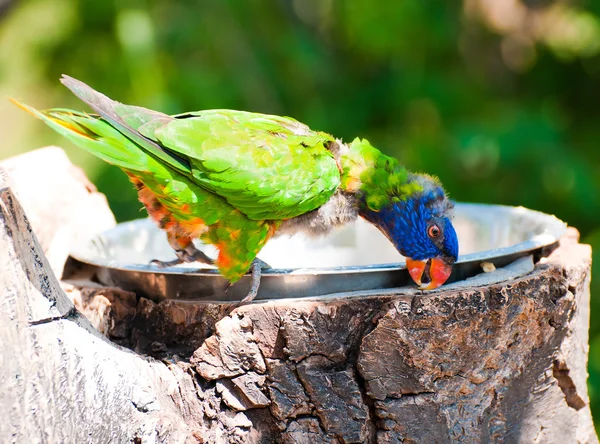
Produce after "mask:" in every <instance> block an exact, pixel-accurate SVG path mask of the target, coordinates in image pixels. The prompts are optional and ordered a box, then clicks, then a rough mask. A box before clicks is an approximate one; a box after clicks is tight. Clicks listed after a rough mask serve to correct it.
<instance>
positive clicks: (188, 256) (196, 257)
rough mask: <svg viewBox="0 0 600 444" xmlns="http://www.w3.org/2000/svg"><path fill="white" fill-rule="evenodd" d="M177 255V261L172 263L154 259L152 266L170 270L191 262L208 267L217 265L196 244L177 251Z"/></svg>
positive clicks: (174, 260) (151, 262)
mask: <svg viewBox="0 0 600 444" xmlns="http://www.w3.org/2000/svg"><path fill="white" fill-rule="evenodd" d="M175 255H176V256H177V259H173V260H171V261H160V260H158V259H153V260H151V261H150V264H152V265H156V266H157V267H158V268H168V267H174V266H175V265H179V264H183V263H190V262H201V263H203V264H208V265H213V264H214V263H215V261H214V260H212V259H211V258H210V257H208V256H207V255H206V254H205V253H204V252H202V251H200V250H198V249H197V248H196V247H195V245H194V244H189V245H188V246H187V247H185V248H183V249H181V250H175Z"/></svg>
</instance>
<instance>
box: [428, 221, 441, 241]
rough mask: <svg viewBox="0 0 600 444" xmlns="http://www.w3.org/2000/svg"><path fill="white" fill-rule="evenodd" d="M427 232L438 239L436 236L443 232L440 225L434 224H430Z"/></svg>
mask: <svg viewBox="0 0 600 444" xmlns="http://www.w3.org/2000/svg"><path fill="white" fill-rule="evenodd" d="M427 234H428V235H429V237H430V238H432V239H436V238H438V237H440V234H442V230H441V229H440V227H438V226H437V225H435V224H433V225H430V226H429V228H428V229H427Z"/></svg>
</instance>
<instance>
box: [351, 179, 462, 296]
mask: <svg viewBox="0 0 600 444" xmlns="http://www.w3.org/2000/svg"><path fill="white" fill-rule="evenodd" d="M419 179H421V177H419ZM427 180H428V181H427V182H425V185H426V186H424V187H423V191H421V192H417V193H414V194H413V195H411V196H410V197H406V198H404V199H403V200H398V201H396V202H393V203H391V204H389V205H387V206H384V207H382V208H381V209H380V210H379V211H371V210H369V209H365V210H363V211H361V215H362V216H363V217H364V218H365V219H367V220H368V221H369V222H371V223H373V224H374V225H375V226H377V228H379V229H380V230H381V231H382V232H383V234H385V235H386V236H387V237H388V239H389V240H390V241H391V242H392V243H393V244H394V246H395V247H396V249H397V250H398V251H399V252H400V254H402V255H403V256H405V257H406V258H407V259H406V264H407V267H408V271H409V273H410V275H411V277H412V278H413V280H414V281H415V282H416V283H417V285H419V288H421V289H424V290H431V289H434V288H437V287H439V286H440V285H442V284H443V283H444V282H445V281H446V280H447V279H448V277H450V273H451V272H452V265H453V264H454V262H455V261H456V259H457V257H458V238H457V236H456V231H455V230H454V227H453V226H452V222H451V220H450V219H451V213H452V208H453V205H452V203H451V202H450V201H449V200H448V199H447V197H446V194H445V193H444V190H443V189H442V187H441V186H439V185H438V184H436V183H434V182H430V181H429V178H427Z"/></svg>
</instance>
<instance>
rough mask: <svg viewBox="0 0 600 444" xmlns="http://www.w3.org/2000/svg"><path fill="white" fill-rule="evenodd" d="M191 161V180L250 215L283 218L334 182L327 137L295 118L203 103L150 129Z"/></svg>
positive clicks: (308, 206)
mask: <svg viewBox="0 0 600 444" xmlns="http://www.w3.org/2000/svg"><path fill="white" fill-rule="evenodd" d="M152 130H153V132H152V134H148V133H146V135H147V136H148V137H152V136H153V137H155V138H156V140H157V141H159V142H160V143H161V145H163V146H165V147H166V148H168V149H169V150H172V151H174V152H176V153H177V154H179V155H180V156H181V157H184V158H186V159H188V160H189V161H190V167H191V171H192V177H193V180H194V181H195V182H196V183H197V184H199V185H200V186H203V187H205V188H207V189H209V190H211V191H212V192H214V193H216V194H218V195H220V196H222V197H224V198H225V199H226V200H227V202H229V203H230V204H231V205H232V206H234V207H235V208H237V209H239V210H240V211H241V212H243V213H244V214H246V215H247V216H248V217H249V218H251V219H255V220H260V219H263V220H269V219H272V220H281V219H288V218H291V217H294V216H298V215H300V214H304V213H306V212H308V211H311V210H314V209H315V208H318V207H319V206H321V205H323V204H324V203H325V202H327V200H328V199H329V198H330V197H331V195H332V194H333V193H334V192H335V190H336V189H337V188H338V187H339V185H340V172H339V169H338V167H337V164H336V162H335V160H334V158H333V155H332V153H331V152H330V151H329V150H328V149H327V147H326V144H328V143H329V142H332V141H333V138H332V137H331V136H330V135H328V134H325V133H319V132H314V131H311V130H309V129H308V127H306V126H305V125H302V124H301V123H299V122H297V121H296V120H294V119H291V118H286V117H278V116H269V115H264V114H255V113H248V112H242V111H233V110H209V111H202V112H198V113H193V114H191V115H188V116H186V118H183V119H181V118H180V119H174V120H172V121H170V122H168V123H166V124H165V125H162V126H159V127H157V128H152Z"/></svg>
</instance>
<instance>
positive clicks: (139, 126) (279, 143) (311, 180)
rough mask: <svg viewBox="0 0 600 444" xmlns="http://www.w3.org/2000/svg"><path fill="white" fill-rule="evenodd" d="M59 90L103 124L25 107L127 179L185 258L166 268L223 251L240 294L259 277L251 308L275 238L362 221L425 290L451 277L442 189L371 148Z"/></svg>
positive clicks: (267, 124) (287, 125) (245, 120)
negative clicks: (205, 247)
mask: <svg viewBox="0 0 600 444" xmlns="http://www.w3.org/2000/svg"><path fill="white" fill-rule="evenodd" d="M61 81H62V83H63V84H64V85H66V86H67V87H68V88H69V89H70V90H71V91H72V92H73V93H74V94H75V95H76V96H77V97H79V98H80V99H81V100H82V101H83V102H85V103H87V104H88V105H89V106H90V107H91V108H92V109H93V110H94V111H95V112H96V113H97V114H86V113H83V112H78V111H71V110H67V109H50V110H47V111H37V110H35V109H33V108H31V107H28V106H26V105H23V104H20V103H18V102H17V104H18V105H19V106H21V107H23V108H24V109H26V110H27V111H29V112H31V113H32V114H34V115H35V116H37V117H39V118H40V119H42V120H43V121H44V122H46V123H47V124H48V125H49V126H50V127H51V128H52V129H54V130H55V131H57V132H59V133H60V134H62V135H64V136H65V137H67V138H68V139H69V140H71V141H72V142H73V143H75V144H76V145H77V146H79V147H81V148H83V149H85V150H87V151H89V152H91V153H93V154H95V155H96V156H98V157H100V158H101V159H103V160H105V161H107V162H108V163H110V164H113V165H116V166H118V167H119V168H121V169H122V170H123V171H124V172H125V173H126V174H127V175H128V176H129V178H130V180H131V181H132V182H133V184H134V185H135V187H136V188H137V190H138V195H139V199H140V201H141V202H142V203H143V204H144V206H145V207H146V209H147V210H148V214H149V215H150V217H151V218H152V219H154V220H155V221H156V222H157V223H158V225H159V226H160V228H162V229H163V230H165V231H166V234H167V238H168V241H169V244H170V245H171V246H172V247H173V249H174V250H175V253H176V255H177V259H176V260H175V261H171V262H168V263H162V265H172V264H175V263H181V262H192V261H199V262H204V263H209V264H212V263H213V260H212V259H211V258H209V257H207V256H206V255H205V254H204V253H202V252H200V251H199V250H198V249H196V248H195V246H194V244H193V243H192V240H193V239H195V238H200V239H201V240H202V241H203V242H206V243H210V244H213V245H214V246H216V248H217V249H218V250H219V254H218V257H217V258H216V260H215V261H214V263H215V265H216V266H217V267H218V269H219V271H220V273H221V274H222V275H223V276H224V277H225V278H227V279H228V280H229V281H230V282H231V283H233V282H235V281H237V280H238V279H239V278H240V277H241V276H242V275H244V274H245V273H247V272H248V271H249V270H251V271H252V283H253V285H252V289H251V290H250V293H249V294H248V296H247V297H246V299H245V300H251V299H252V298H254V296H255V295H256V292H257V290H258V286H259V283H260V273H261V267H264V266H265V265H266V264H264V263H263V262H262V261H260V260H258V259H257V254H258V253H259V252H260V250H261V248H262V247H263V246H264V245H265V243H266V242H267V241H268V240H269V239H270V238H272V237H273V236H277V235H279V234H283V233H285V234H292V233H295V232H298V231H305V232H309V233H312V234H326V233H328V232H329V231H330V230H331V229H332V228H334V227H336V226H339V225H342V224H345V223H348V222H352V221H353V220H355V219H356V218H357V217H358V216H361V217H363V218H364V219H366V220H367V221H369V222H371V223H372V224H374V225H375V226H376V227H377V228H379V230H381V231H382V232H383V234H385V235H386V236H387V238H388V239H389V240H390V241H391V242H392V243H393V245H394V246H395V247H396V249H397V250H398V251H399V252H400V253H401V254H402V255H404V256H405V257H406V258H407V267H408V270H409V273H410V275H411V277H412V278H413V280H414V281H415V282H416V283H417V285H418V286H419V288H421V289H434V288H437V287H439V286H440V285H442V284H443V283H444V282H445V281H446V280H447V279H448V277H449V276H450V273H451V270H452V264H453V263H454V262H455V261H456V258H457V256H458V240H457V236H456V232H455V231H454V228H453V226H452V223H451V221H450V219H451V211H452V203H451V202H450V201H449V200H448V198H447V196H446V193H445V192H444V190H443V188H442V186H441V184H440V183H439V181H438V180H437V179H435V178H433V177H431V176H428V175H424V174H414V173H411V172H409V171H407V170H406V169H405V168H404V167H403V166H401V165H400V164H399V163H398V162H397V161H396V160H395V159H393V158H391V157H388V156H386V155H384V154H382V153H381V152H380V151H378V150H377V149H376V148H374V147H373V146H371V144H370V143H369V142H368V141H366V140H364V139H358V138H356V139H354V140H353V141H352V142H351V143H343V142H342V141H341V140H338V139H335V138H334V137H332V136H330V135H329V134H326V133H323V132H318V131H313V130H311V129H309V128H308V127H307V126H306V125H304V124H302V123H300V122H298V121H296V120H294V119H292V118H289V117H279V116H272V115H265V114H258V113H251V112H245V111H233V110H206V111H196V112H190V113H185V114H180V115H175V116H169V115H166V114H163V113H160V112H157V111H151V110H148V109H145V108H141V107H137V106H129V105H124V104H121V103H119V102H115V101H113V100H111V99H109V98H108V97H106V96H104V95H103V94H100V93H99V92H97V91H95V90H93V89H92V88H90V87H89V86H88V85H86V84H84V83H82V82H80V81H78V80H76V79H73V78H71V77H68V76H64V77H63V78H62V79H61Z"/></svg>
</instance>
